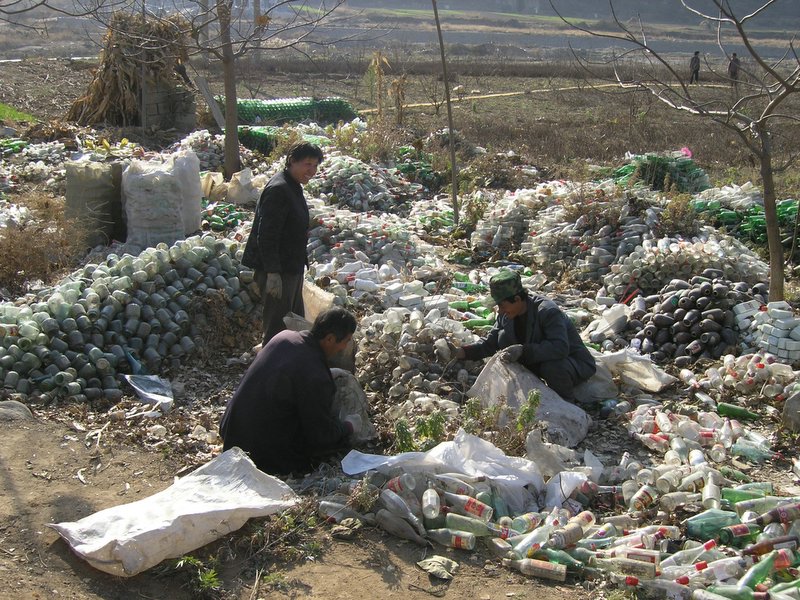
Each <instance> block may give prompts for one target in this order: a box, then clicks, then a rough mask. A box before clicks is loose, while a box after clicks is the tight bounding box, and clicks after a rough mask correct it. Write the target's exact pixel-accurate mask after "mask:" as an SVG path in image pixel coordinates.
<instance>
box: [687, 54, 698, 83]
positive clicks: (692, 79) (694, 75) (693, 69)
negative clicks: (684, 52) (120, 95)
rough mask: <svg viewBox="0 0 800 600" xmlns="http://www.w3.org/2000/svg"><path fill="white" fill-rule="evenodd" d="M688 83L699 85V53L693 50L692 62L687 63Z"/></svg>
mask: <svg viewBox="0 0 800 600" xmlns="http://www.w3.org/2000/svg"><path fill="white" fill-rule="evenodd" d="M689 71H690V73H691V75H690V76H689V83H690V84H692V83H700V51H699V50H695V53H694V56H692V60H690V61H689Z"/></svg>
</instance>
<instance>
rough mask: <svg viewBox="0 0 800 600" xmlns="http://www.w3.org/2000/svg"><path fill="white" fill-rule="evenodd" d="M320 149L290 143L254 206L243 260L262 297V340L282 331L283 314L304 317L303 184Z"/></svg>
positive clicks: (305, 228)
mask: <svg viewBox="0 0 800 600" xmlns="http://www.w3.org/2000/svg"><path fill="white" fill-rule="evenodd" d="M322 158H323V155H322V150H320V149H319V146H315V145H314V144H310V143H309V142H298V143H296V144H293V145H292V147H291V148H289V151H288V152H287V153H286V166H285V168H284V169H283V171H281V172H280V173H278V174H277V175H275V176H274V177H273V178H272V179H270V180H269V182H268V183H267V186H266V187H265V188H264V191H263V192H262V193H261V198H260V199H259V201H258V205H257V206H256V214H255V216H254V217H253V227H252V229H251V230H250V237H249V238H248V239H247V244H246V245H245V247H244V255H243V256H242V264H243V265H245V266H246V267H251V268H253V269H254V270H255V275H256V283H257V284H258V286H259V288H260V290H261V299H262V300H263V302H264V310H263V321H264V341H263V343H264V345H266V344H267V342H269V341H270V340H271V339H272V338H273V336H274V335H275V334H276V333H278V332H280V331H283V330H284V329H285V328H286V327H285V325H284V324H283V317H285V316H286V314H287V313H289V312H293V313H295V314H297V315H300V316H301V317H304V316H305V306H304V305H303V270H304V269H305V267H306V266H308V252H307V251H306V244H307V243H308V229H309V215H308V205H307V204H306V199H305V196H303V186H304V185H305V184H307V183H308V182H309V180H310V179H311V178H312V177H314V175H316V173H317V167H319V163H321V162H322Z"/></svg>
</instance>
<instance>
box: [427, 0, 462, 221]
mask: <svg viewBox="0 0 800 600" xmlns="http://www.w3.org/2000/svg"><path fill="white" fill-rule="evenodd" d="M431 3H432V4H433V20H434V21H435V22H436V34H437V36H438V37H439V53H440V55H441V58H442V81H443V82H444V99H445V103H446V105H447V128H448V136H447V137H448V140H449V142H450V170H451V172H452V176H453V178H452V184H453V192H452V194H451V196H452V203H453V222H454V223H455V224H456V225H458V221H459V214H458V212H459V211H458V208H459V207H458V165H457V164H456V131H455V129H454V128H453V104H452V102H450V82H449V81H448V80H447V58H446V56H445V52H444V39H443V38H442V25H441V22H440V21H439V8H438V6H437V5H436V0H431Z"/></svg>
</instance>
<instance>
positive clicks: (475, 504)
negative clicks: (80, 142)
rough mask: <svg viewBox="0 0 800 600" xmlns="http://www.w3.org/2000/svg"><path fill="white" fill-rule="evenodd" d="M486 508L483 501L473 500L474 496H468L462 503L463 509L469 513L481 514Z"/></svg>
mask: <svg viewBox="0 0 800 600" xmlns="http://www.w3.org/2000/svg"><path fill="white" fill-rule="evenodd" d="M484 510H486V505H485V504H484V503H483V502H479V501H478V500H475V498H470V499H469V500H467V501H466V503H465V504H464V511H465V512H468V513H471V514H473V515H477V516H479V517H480V516H481V515H482V514H483V511H484Z"/></svg>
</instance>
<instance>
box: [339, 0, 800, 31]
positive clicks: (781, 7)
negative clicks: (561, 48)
mask: <svg viewBox="0 0 800 600" xmlns="http://www.w3.org/2000/svg"><path fill="white" fill-rule="evenodd" d="M347 3H348V4H349V5H350V6H354V7H356V6H358V7H381V8H387V9H403V8H418V9H430V8H431V2H430V0H347ZM553 3H554V4H555V5H556V7H557V8H558V10H559V12H560V13H561V14H563V15H564V16H565V17H572V18H577V19H601V20H608V19H610V18H611V12H610V10H609V6H608V2H607V1H606V0H554V2H553ZM763 3H764V0H732V2H731V4H732V5H733V6H734V9H735V10H736V11H737V12H738V13H739V14H741V15H744V14H747V13H749V12H751V11H753V10H755V9H756V8H758V7H759V6H761V5H762V4H763ZM437 4H438V7H439V10H448V9H453V10H476V11H488V12H511V13H520V14H528V15H540V16H554V15H555V12H554V11H553V9H552V8H551V6H550V2H548V0H438V2H437ZM692 6H694V7H696V8H698V9H705V10H707V12H710V13H711V14H713V13H714V12H715V11H714V8H713V3H712V2H711V0H696V1H694V2H692ZM614 8H615V10H616V11H617V16H618V17H619V18H620V19H623V20H625V19H629V18H632V17H635V16H637V15H638V16H640V17H641V19H642V20H643V21H644V22H645V23H670V24H677V25H680V24H686V25H690V24H697V23H698V22H699V19H698V17H697V16H696V15H694V14H692V13H691V12H690V11H688V10H686V9H684V8H683V7H682V6H681V4H680V2H679V1H678V0H645V1H642V0H614ZM753 25H754V26H756V27H759V28H761V27H766V28H777V29H781V30H798V29H800V2H799V1H798V0H778V1H777V2H776V3H775V4H774V5H773V6H771V7H770V8H769V9H767V10H766V11H765V12H764V13H763V14H762V15H759V17H758V18H757V19H755V20H754V21H753Z"/></svg>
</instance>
